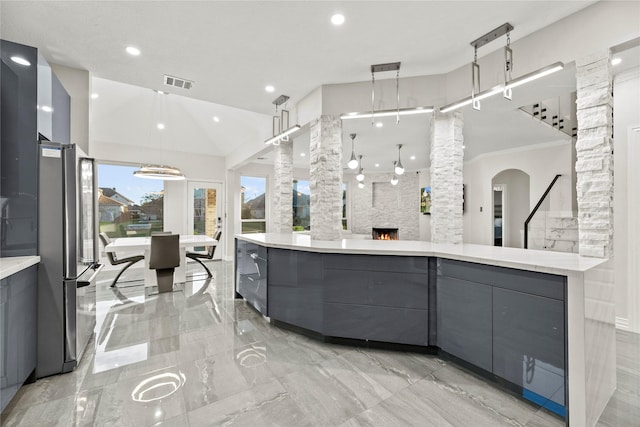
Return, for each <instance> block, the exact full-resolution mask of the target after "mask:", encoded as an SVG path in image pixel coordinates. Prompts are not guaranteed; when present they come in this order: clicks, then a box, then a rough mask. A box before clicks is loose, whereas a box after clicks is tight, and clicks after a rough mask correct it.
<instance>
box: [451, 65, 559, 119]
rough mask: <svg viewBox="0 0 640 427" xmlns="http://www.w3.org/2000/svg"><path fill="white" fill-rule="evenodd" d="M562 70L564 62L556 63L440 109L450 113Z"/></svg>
mask: <svg viewBox="0 0 640 427" xmlns="http://www.w3.org/2000/svg"><path fill="white" fill-rule="evenodd" d="M562 69H564V64H563V63H562V62H555V63H553V64H551V65H547V66H546V67H542V68H540V69H539V70H536V71H532V72H531V73H528V74H525V75H523V76H520V77H516V78H515V79H512V80H509V81H508V82H507V84H506V85H499V86H494V87H492V88H491V89H487V90H485V91H483V92H480V93H479V94H477V95H476V96H475V97H473V98H472V97H470V96H468V97H466V98H464V99H462V100H460V101H456V102H454V103H452V104H448V105H445V106H444V107H441V108H440V112H441V113H448V112H449V111H452V110H456V109H458V108H461V107H464V106H466V105H469V104H471V103H472V102H473V101H474V100H478V101H479V100H482V99H485V98H489V97H490V96H493V95H496V94H498V93H501V92H503V91H504V90H505V89H507V90H508V89H513V88H514V87H518V86H522V85H523V84H526V83H529V82H531V81H533V80H537V79H539V78H541V77H544V76H548V75H549V74H552V73H555V72H556V71H560V70H562Z"/></svg>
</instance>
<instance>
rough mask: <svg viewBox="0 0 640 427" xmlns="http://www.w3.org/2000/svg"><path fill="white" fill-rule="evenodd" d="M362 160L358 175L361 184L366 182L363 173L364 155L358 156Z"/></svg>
mask: <svg viewBox="0 0 640 427" xmlns="http://www.w3.org/2000/svg"><path fill="white" fill-rule="evenodd" d="M358 157H359V158H360V162H359V163H360V170H358V175H356V179H357V180H358V181H359V182H362V181H364V173H363V172H362V154H361V155H359V156H358Z"/></svg>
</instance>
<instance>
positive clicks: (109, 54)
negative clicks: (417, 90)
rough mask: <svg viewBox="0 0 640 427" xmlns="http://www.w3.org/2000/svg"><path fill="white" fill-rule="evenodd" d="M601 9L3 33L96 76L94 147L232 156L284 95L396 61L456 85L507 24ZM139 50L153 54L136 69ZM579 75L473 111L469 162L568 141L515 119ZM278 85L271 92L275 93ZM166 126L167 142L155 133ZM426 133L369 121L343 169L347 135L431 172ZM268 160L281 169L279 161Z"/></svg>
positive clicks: (263, 12) (528, 4) (154, 16)
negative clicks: (492, 33) (493, 33)
mask: <svg viewBox="0 0 640 427" xmlns="http://www.w3.org/2000/svg"><path fill="white" fill-rule="evenodd" d="M592 3H594V1H512V2H507V1H501V2H492V1H409V2H401V1H348V2H329V1H285V2H271V1H258V2H255V1H241V2H240V1H235V2H228V1H227V2H224V1H196V2H191V1H165V2H152V1H151V2H150V1H126V2H124V1H98V2H86V1H85V2H75V1H71V2H58V1H30V2H7V1H2V2H0V28H1V29H2V34H1V36H2V38H3V39H7V40H12V41H16V42H19V43H24V44H27V45H32V46H36V47H38V48H39V50H40V52H41V53H42V54H43V55H44V56H45V57H46V58H47V59H48V60H49V61H50V62H53V63H57V64H62V65H66V66H70V67H75V68H80V69H86V70H89V71H90V72H91V73H92V75H93V77H94V78H93V80H92V85H93V87H92V89H93V91H94V92H96V93H99V95H100V97H99V98H98V99H95V100H92V101H91V102H92V115H91V117H92V126H91V132H92V139H94V140H97V141H105V142H115V143H121V144H122V143H124V144H130V145H139V146H143V147H148V148H158V147H160V148H165V147H167V146H170V148H171V149H172V150H177V151H185V152H193V153H205V154H211V155H221V156H226V155H228V154H229V153H231V152H232V151H233V150H235V149H236V148H237V147H238V146H239V145H241V144H243V143H244V142H246V141H256V140H263V139H264V137H265V136H266V135H265V134H267V133H269V131H270V129H271V114H272V113H273V111H274V107H273V105H272V101H273V99H275V98H276V97H277V96H278V95H279V94H287V95H289V96H290V97H291V100H290V104H291V103H293V104H295V103H296V102H297V101H299V100H300V99H301V98H302V97H304V96H305V95H307V94H308V93H309V92H311V91H312V90H313V89H315V88H316V87H318V86H320V85H323V84H333V83H345V82H352V81H366V80H368V79H369V78H370V72H369V67H370V65H371V64H378V63H385V62H395V61H401V62H402V67H401V72H400V74H401V77H409V76H415V75H428V74H436V73H443V72H448V71H451V70H453V69H455V68H457V67H459V66H462V65H464V64H468V63H469V62H470V60H471V58H472V53H473V52H472V48H471V46H469V42H470V41H471V40H473V39H475V38H477V37H479V36H481V35H483V34H484V33H486V32H487V31H488V30H491V29H493V28H495V27H497V26H498V25H501V24H503V23H504V22H509V23H511V24H512V25H514V27H515V30H514V31H513V33H512V34H511V38H512V40H514V41H515V40H517V39H519V38H521V37H524V36H526V35H528V34H530V33H532V32H535V31H537V30H539V29H541V28H543V27H545V26H546V25H549V24H550V23H552V22H555V21H558V20H559V19H561V18H563V17H565V16H568V15H570V14H572V13H574V12H576V11H577V10H579V9H582V8H584V7H586V6H588V5H590V4H592ZM337 11H339V12H341V13H343V14H344V15H345V16H346V22H345V24H344V25H343V26H342V27H333V26H332V25H331V24H330V21H329V19H330V16H331V15H332V14H333V13H334V12H337ZM128 45H134V46H136V47H138V48H140V49H141V51H142V54H141V55H140V56H139V57H131V56H129V55H128V54H126V53H125V51H124V49H125V47H126V46H128ZM499 47H500V46H493V45H488V46H487V47H484V48H481V49H480V52H479V53H480V55H484V54H486V53H489V51H490V50H493V49H497V48H499ZM625 64H628V61H625ZM636 66H637V64H636ZM165 73H166V74H171V75H175V76H178V77H183V78H186V79H190V80H194V81H195V84H194V87H193V89H192V90H190V91H185V90H182V89H177V88H166V87H164V86H163V85H162V76H163V74H165ZM573 76H574V72H573V70H572V69H570V68H568V69H567V70H566V71H565V72H563V73H558V74H555V75H552V76H549V77H547V78H545V79H543V80H540V81H538V82H536V83H535V84H530V85H527V86H524V87H521V88H518V90H517V91H515V90H514V100H513V101H512V102H510V103H509V102H506V101H503V100H502V99H501V97H500V96H497V97H494V98H491V99H489V100H486V101H484V102H483V107H484V108H483V110H482V111H480V112H477V111H473V110H471V109H470V108H468V109H465V110H464V117H465V118H464V120H465V128H464V132H465V145H466V150H465V159H466V160H469V159H471V158H474V157H476V156H478V155H480V154H482V153H484V152H489V151H495V150H502V149H509V148H517V147H519V146H522V145H528V144H533V143H544V142H550V141H557V140H558V139H562V138H563V136H562V135H560V134H559V133H558V132H557V131H555V130H553V129H549V128H548V127H545V126H543V125H540V124H538V123H536V122H535V121H532V120H531V119H530V117H527V116H525V115H523V114H522V113H521V112H519V111H517V107H519V106H523V105H527V104H530V103H533V102H536V101H539V100H541V99H548V98H552V97H554V96H557V95H558V94H560V93H565V92H566V91H570V90H573V89H572V88H574V87H575V81H574V80H573ZM267 84H272V85H274V86H275V88H276V90H275V92H274V93H267V92H265V90H264V86H265V85H267ZM149 89H162V90H168V91H169V92H170V93H171V94H170V95H168V96H162V95H159V94H157V93H156V92H154V91H152V90H149ZM234 107H236V108H234ZM213 116H218V117H219V118H220V122H218V123H215V122H214V121H213V120H212V118H213ZM160 120H162V121H163V122H164V123H165V125H166V129H165V130H164V131H162V132H160V131H158V130H157V129H156V128H155V125H156V124H157V122H158V121H160ZM429 120H430V115H425V116H407V117H402V118H401V122H400V124H399V125H397V126H396V124H395V118H393V117H391V118H386V119H383V120H381V121H383V123H384V127H382V128H375V127H372V126H371V123H370V121H369V120H367V119H362V120H349V121H347V120H345V121H344V133H343V142H344V143H343V158H344V163H345V165H346V162H347V160H348V159H349V156H350V153H351V146H350V139H349V134H350V133H356V134H357V137H356V152H357V153H360V154H363V155H364V157H363V165H364V168H365V172H371V171H376V170H377V171H381V172H382V171H389V170H391V168H392V163H391V162H392V160H395V159H397V156H398V151H397V148H396V144H399V143H402V144H404V147H403V149H402V161H403V163H404V165H405V167H407V168H408V169H409V170H415V169H420V168H424V167H427V165H428V164H429V159H428V157H429V151H428V147H429V143H428V138H429ZM308 139H309V136H308V132H306V133H303V134H301V135H297V136H296V138H295V146H294V156H295V166H296V167H308V152H307V150H308ZM302 152H304V153H305V154H307V156H305V157H302V156H300V153H302ZM411 155H415V156H416V160H411V159H410V156H411ZM261 156H262V157H265V158H266V159H263V160H262V162H267V163H269V162H272V159H271V155H270V154H268V153H267V154H264V153H261ZM375 163H379V164H380V167H379V168H376V167H375V166H374V165H375Z"/></svg>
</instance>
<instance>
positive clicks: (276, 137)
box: [264, 125, 300, 145]
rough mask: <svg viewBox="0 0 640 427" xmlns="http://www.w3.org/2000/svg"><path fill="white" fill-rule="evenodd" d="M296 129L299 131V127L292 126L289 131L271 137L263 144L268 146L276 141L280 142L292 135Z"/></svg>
mask: <svg viewBox="0 0 640 427" xmlns="http://www.w3.org/2000/svg"><path fill="white" fill-rule="evenodd" d="M298 129H300V125H293V126H291V127H290V128H289V129H287V130H285V131H284V132H281V133H279V134H277V135H276V136H272V137H271V138H269V139H267V140H266V141H265V142H264V143H265V144H267V145H268V144H273V143H275V142H276V141H280V140H281V139H283V138H285V137H287V136H289V135H291V134H292V133H294V132H295V131H297V130H298Z"/></svg>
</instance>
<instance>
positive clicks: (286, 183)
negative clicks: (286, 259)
mask: <svg viewBox="0 0 640 427" xmlns="http://www.w3.org/2000/svg"><path fill="white" fill-rule="evenodd" d="M274 148H275V160H274V164H273V169H274V181H275V182H274V188H275V190H274V194H273V198H272V200H273V205H272V217H271V226H272V230H273V232H274V233H291V232H292V231H293V140H290V141H281V142H280V145H277V146H276V147H274Z"/></svg>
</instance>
